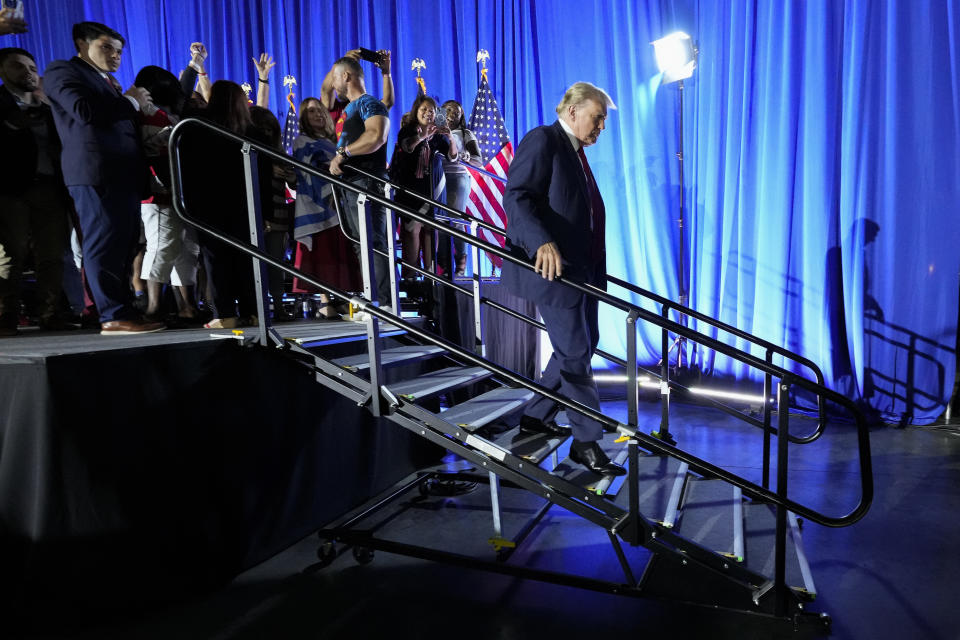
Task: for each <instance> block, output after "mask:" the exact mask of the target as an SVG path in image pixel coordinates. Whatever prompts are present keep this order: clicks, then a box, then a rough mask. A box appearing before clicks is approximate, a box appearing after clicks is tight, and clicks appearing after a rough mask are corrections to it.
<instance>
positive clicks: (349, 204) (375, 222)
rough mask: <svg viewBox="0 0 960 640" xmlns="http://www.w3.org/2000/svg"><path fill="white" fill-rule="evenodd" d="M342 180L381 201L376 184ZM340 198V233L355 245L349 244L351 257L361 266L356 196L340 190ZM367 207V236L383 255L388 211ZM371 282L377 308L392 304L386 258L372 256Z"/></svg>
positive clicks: (372, 205) (359, 179) (374, 205)
mask: <svg viewBox="0 0 960 640" xmlns="http://www.w3.org/2000/svg"><path fill="white" fill-rule="evenodd" d="M344 179H345V180H347V181H348V182H350V183H352V184H355V185H356V186H358V187H360V188H362V189H366V190H367V191H370V192H373V193H375V194H377V195H378V196H380V197H381V198H382V197H384V195H383V185H382V184H380V183H379V182H377V181H376V180H372V179H370V178H365V177H349V176H344ZM340 194H341V197H340V204H341V207H342V209H343V211H341V214H342V215H341V216H340V224H342V225H343V230H344V231H345V232H346V234H347V235H348V236H349V237H350V238H352V239H354V240H356V241H357V242H352V243H351V244H352V245H353V251H354V253H356V254H357V262H359V263H360V264H361V265H362V264H363V261H362V260H361V255H360V254H361V252H362V251H363V248H362V247H361V246H360V244H359V241H360V218H359V213H358V212H357V200H358V199H359V194H357V193H355V192H353V191H349V190H347V189H341V190H340ZM367 206H368V207H369V209H370V220H371V224H372V228H371V229H368V230H367V233H368V236H369V237H371V238H372V239H373V247H374V248H375V249H378V250H380V251H382V252H383V253H384V254H386V253H387V251H388V249H387V211H386V209H384V207H383V206H382V205H380V204H377V203H374V202H369V201H368V203H367ZM373 282H375V283H376V285H375V286H376V290H377V300H378V301H379V302H380V306H386V305H390V304H393V297H392V296H391V293H390V261H389V260H388V259H387V258H386V257H385V256H381V255H379V254H377V253H375V254H373ZM394 311H396V310H394Z"/></svg>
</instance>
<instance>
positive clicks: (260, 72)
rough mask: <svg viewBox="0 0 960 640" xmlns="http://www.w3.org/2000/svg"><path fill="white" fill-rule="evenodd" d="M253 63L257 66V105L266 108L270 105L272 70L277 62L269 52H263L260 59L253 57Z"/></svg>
mask: <svg viewBox="0 0 960 640" xmlns="http://www.w3.org/2000/svg"><path fill="white" fill-rule="evenodd" d="M253 65H254V66H255V67H256V68H257V106H258V107H263V108H265V109H266V108H267V107H269V106H270V71H271V69H273V68H274V67H275V66H277V63H276V62H274V61H273V58H271V57H270V54H269V53H261V54H260V60H259V61H258V60H257V59H256V58H254V59H253Z"/></svg>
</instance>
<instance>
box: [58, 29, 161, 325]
mask: <svg viewBox="0 0 960 640" xmlns="http://www.w3.org/2000/svg"><path fill="white" fill-rule="evenodd" d="M73 42H74V45H75V46H76V48H77V56H76V57H75V58H72V59H70V60H57V61H55V62H52V63H51V64H50V66H48V67H47V69H46V71H45V72H44V90H45V92H46V94H47V96H48V97H49V99H50V102H51V105H52V106H53V117H54V121H55V122H56V125H57V131H58V133H59V134H60V140H61V141H62V143H63V155H62V157H61V163H62V166H63V177H64V182H65V183H66V185H67V188H68V190H69V191H70V195H71V197H72V198H73V202H74V205H75V206H76V209H77V215H78V217H79V219H80V231H81V233H82V235H83V241H82V247H83V262H84V270H85V272H86V275H87V280H88V282H89V284H90V290H91V292H92V293H93V299H94V302H96V304H97V309H98V310H99V312H100V322H101V324H100V327H101V333H102V334H104V335H119V334H129V333H144V332H151V331H160V330H162V329H164V328H165V327H164V325H163V324H162V323H159V322H144V321H143V320H142V319H141V318H140V317H139V315H138V314H137V312H136V311H135V310H134V309H133V307H132V306H131V304H130V301H131V293H130V287H129V284H128V283H129V280H130V274H129V265H130V263H129V258H130V254H131V248H132V247H133V245H134V243H135V242H136V238H137V234H138V233H139V220H140V198H141V194H142V193H143V192H144V188H145V186H146V182H145V180H146V175H147V174H146V165H145V164H144V159H143V153H142V151H141V149H140V140H139V137H138V131H137V124H136V121H137V118H138V112H139V111H140V110H143V109H146V110H151V109H153V108H154V107H153V103H152V102H151V101H150V94H149V93H148V92H147V91H146V90H145V89H142V88H139V87H131V88H129V89H127V91H126V93H122V92H121V90H120V86H119V83H117V81H116V79H115V78H114V77H113V75H111V74H112V72H114V71H116V70H117V69H118V68H119V67H120V57H121V55H122V53H123V46H124V40H123V36H121V35H120V34H119V33H117V32H116V31H114V30H113V29H111V28H110V27H107V26H105V25H102V24H99V23H96V22H80V23H78V24H75V25H74V26H73Z"/></svg>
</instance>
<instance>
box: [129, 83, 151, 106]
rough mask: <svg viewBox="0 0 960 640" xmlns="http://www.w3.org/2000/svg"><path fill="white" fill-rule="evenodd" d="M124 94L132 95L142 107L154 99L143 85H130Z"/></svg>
mask: <svg viewBox="0 0 960 640" xmlns="http://www.w3.org/2000/svg"><path fill="white" fill-rule="evenodd" d="M123 95H125V96H130V97H131V98H133V99H134V100H136V101H137V104H139V105H140V108H141V109H143V108H144V107H146V106H148V105H152V104H153V99H152V98H151V97H150V92H149V91H147V90H146V89H144V88H143V87H136V86H134V87H130V88H129V89H127V90H126V91H125V92H124V93H123Z"/></svg>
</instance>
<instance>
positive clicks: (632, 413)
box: [627, 311, 640, 428]
mask: <svg viewBox="0 0 960 640" xmlns="http://www.w3.org/2000/svg"><path fill="white" fill-rule="evenodd" d="M639 315H640V314H638V313H637V312H636V311H631V312H630V313H628V314H627V424H629V425H630V426H631V427H634V428H636V427H637V423H638V422H639V420H640V392H639V388H638V381H637V318H638V317H639Z"/></svg>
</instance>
